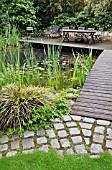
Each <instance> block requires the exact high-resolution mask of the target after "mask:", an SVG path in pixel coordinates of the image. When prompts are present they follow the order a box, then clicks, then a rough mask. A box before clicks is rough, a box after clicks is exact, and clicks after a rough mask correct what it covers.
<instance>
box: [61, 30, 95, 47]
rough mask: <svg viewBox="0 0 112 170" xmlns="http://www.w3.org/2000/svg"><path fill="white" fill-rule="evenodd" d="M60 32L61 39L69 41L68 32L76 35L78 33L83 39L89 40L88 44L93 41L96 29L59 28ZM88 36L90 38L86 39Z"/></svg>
mask: <svg viewBox="0 0 112 170" xmlns="http://www.w3.org/2000/svg"><path fill="white" fill-rule="evenodd" d="M60 31H61V32H62V40H63V41H65V40H67V41H70V33H76V34H77V35H78V34H80V35H81V37H82V38H83V39H86V40H88V41H89V44H91V43H95V36H94V34H95V33H96V32H97V30H74V29H61V30H60ZM88 37H90V40H89V39H88Z"/></svg>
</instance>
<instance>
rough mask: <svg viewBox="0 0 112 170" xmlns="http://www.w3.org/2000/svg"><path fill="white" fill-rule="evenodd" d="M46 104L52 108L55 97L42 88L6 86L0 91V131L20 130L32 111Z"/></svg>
mask: <svg viewBox="0 0 112 170" xmlns="http://www.w3.org/2000/svg"><path fill="white" fill-rule="evenodd" d="M46 104H48V105H50V106H52V107H54V105H55V96H54V94H53V93H51V92H50V91H49V90H48V89H46V88H44V87H32V86H30V87H18V86H17V85H15V84H10V85H6V86H5V87H3V88H2V89H1V90H0V130H6V129H8V128H13V129H16V128H20V129H21V128H22V127H23V125H24V124H25V123H27V122H28V121H29V120H30V118H31V116H32V113H33V110H34V109H39V108H40V107H42V106H44V105H46Z"/></svg>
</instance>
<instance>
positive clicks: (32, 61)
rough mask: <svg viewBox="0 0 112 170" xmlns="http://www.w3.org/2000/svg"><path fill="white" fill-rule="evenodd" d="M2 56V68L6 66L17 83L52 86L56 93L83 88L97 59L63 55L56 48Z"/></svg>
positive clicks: (63, 52)
mask: <svg viewBox="0 0 112 170" xmlns="http://www.w3.org/2000/svg"><path fill="white" fill-rule="evenodd" d="M1 56H2V57H1V60H0V63H2V64H1V67H2V65H3V62H4V63H5V67H7V71H8V72H10V74H12V77H13V78H14V80H13V81H22V83H24V84H25V85H39V86H50V87H53V88H55V89H62V88H67V87H77V86H82V85H83V83H84V81H85V77H86V76H87V74H88V73H89V71H90V67H92V65H93V63H94V62H95V60H96V58H97V56H95V55H94V57H92V58H91V56H89V57H88V55H87V54H86V55H85V54H83V53H79V52H77V51H74V50H73V49H72V50H71V51H69V50H66V51H61V52H60V50H57V49H54V48H52V47H50V48H49V49H41V48H28V47H27V48H25V49H19V50H9V51H7V52H2V53H1ZM77 58H78V60H77ZM90 60H91V61H90ZM12 67H13V69H12ZM1 70H2V69H1ZM12 70H13V71H12ZM18 70H19V71H18ZM3 72H4V71H3ZM17 74H18V75H19V77H18V75H17ZM8 76H10V75H8ZM15 77H16V78H15ZM0 78H1V77H0ZM18 79H19V80H18ZM21 79H22V80H21ZM7 81H8V80H7ZM10 82H11V80H10Z"/></svg>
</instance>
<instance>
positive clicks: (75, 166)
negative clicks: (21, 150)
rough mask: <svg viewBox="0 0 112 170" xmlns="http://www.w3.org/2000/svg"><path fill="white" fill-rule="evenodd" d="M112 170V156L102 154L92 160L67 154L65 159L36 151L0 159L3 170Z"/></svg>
mask: <svg viewBox="0 0 112 170" xmlns="http://www.w3.org/2000/svg"><path fill="white" fill-rule="evenodd" d="M31 168H32V169H33V170H37V169H38V170H81V169H82V170H111V169H112V156H111V155H110V154H109V153H102V154H100V157H99V158H90V157H89V156H88V155H84V154H72V155H70V154H65V155H64V158H63V157H61V156H59V155H58V154H57V153H56V151H49V152H48V153H45V152H43V151H39V150H38V151H36V152H34V153H29V154H21V155H16V156H14V157H13V156H12V157H7V158H5V157H3V158H1V159H0V169H2V170H6V169H7V170H15V169H16V170H23V169H24V170H30V169H31Z"/></svg>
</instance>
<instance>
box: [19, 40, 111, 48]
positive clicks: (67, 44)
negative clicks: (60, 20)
mask: <svg viewBox="0 0 112 170" xmlns="http://www.w3.org/2000/svg"><path fill="white" fill-rule="evenodd" d="M20 42H21V43H24V42H30V43H32V44H35V45H36V44H37V45H43V46H44V45H47V44H53V45H55V46H62V47H65V48H66V47H70V48H81V49H93V50H111V49H112V41H103V42H102V43H101V42H97V43H94V44H90V45H89V44H88V43H75V41H74V39H73V38H71V40H70V41H69V42H62V38H50V39H48V38H46V37H38V38H32V39H30V40H27V39H26V38H23V39H21V40H20Z"/></svg>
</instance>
